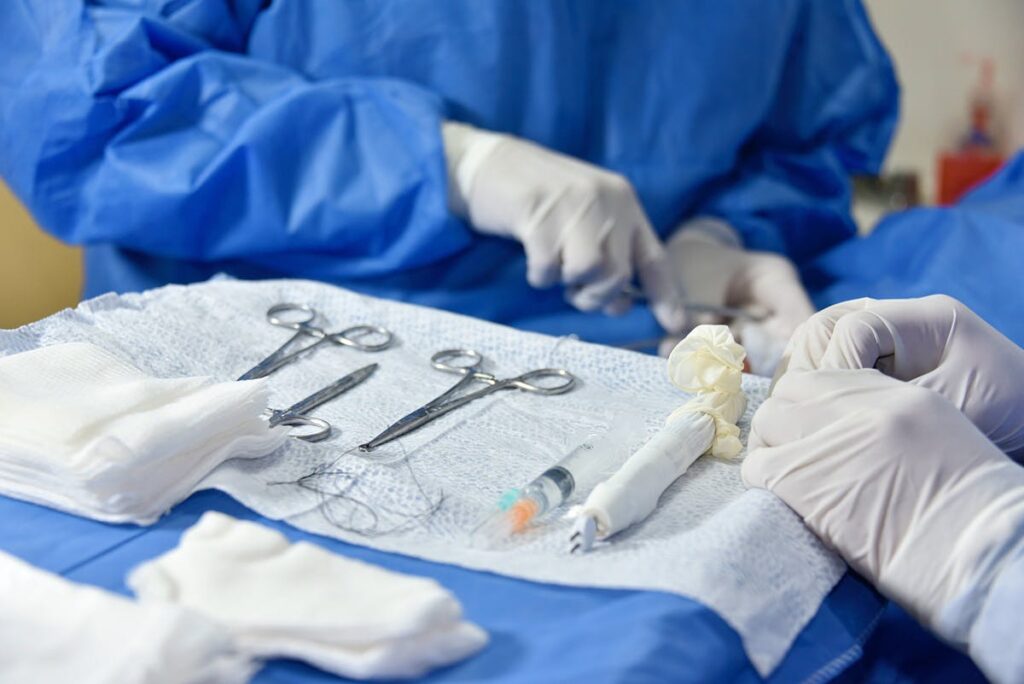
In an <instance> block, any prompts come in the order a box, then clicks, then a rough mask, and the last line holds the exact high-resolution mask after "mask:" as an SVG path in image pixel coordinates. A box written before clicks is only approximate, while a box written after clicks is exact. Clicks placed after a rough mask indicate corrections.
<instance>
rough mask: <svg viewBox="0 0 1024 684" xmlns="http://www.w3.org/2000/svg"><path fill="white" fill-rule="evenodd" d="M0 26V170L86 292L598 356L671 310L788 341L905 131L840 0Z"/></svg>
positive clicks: (27, 0)
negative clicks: (312, 285)
mask: <svg viewBox="0 0 1024 684" xmlns="http://www.w3.org/2000/svg"><path fill="white" fill-rule="evenodd" d="M0 33H2V35H4V36H5V40H4V41H3V43H2V45H0V174H2V176H3V177H4V179H5V180H6V181H7V182H8V184H9V185H10V186H11V187H12V188H13V190H14V191H15V192H16V193H17V194H18V196H19V197H20V198H21V199H22V200H23V201H24V203H25V204H26V205H27V206H28V207H29V208H30V210H31V211H32V213H33V214H34V216H35V217H36V219H37V220H38V222H39V223H40V224H41V225H42V226H43V227H44V228H45V229H46V230H48V231H50V232H52V233H53V234H54V235H56V236H57V237H59V238H61V239H63V240H65V241H68V242H71V243H75V244H83V245H85V246H86V286H85V294H86V295H87V296H92V295H96V294H99V293H102V292H106V291H111V290H112V291H118V292H123V291H127V290H138V289H143V288H149V287H154V286H158V285H162V284H165V283H168V282H181V283H184V282H194V281H198V280H203V279H206V278H209V277H210V276H212V275H214V274H216V273H220V272H224V273H228V274H231V275H234V276H237V277H242V278H270V277H303V278H313V279H319V280H324V281H327V282H331V283H337V284H340V285H343V286H345V287H349V288H352V289H356V290H359V291H362V292H366V293H370V294H375V295H380V296H386V297H392V298H398V299H404V300H408V301H413V302H418V303H422V304H427V305H433V306H439V307H443V308H447V309H450V310H454V311H459V312H463V313H467V314H472V315H475V316H478V317H482V318H487V319H491V320H495V321H500V322H505V323H511V324H515V325H517V326H520V327H522V328H527V329H534V330H542V331H545V332H549V333H555V334H563V333H577V334H580V335H581V336H583V337H585V338H588V339H593V340H597V341H601V342H607V343H613V344H614V343H621V342H626V341H630V340H635V339H638V338H650V337H655V336H657V335H660V334H662V333H663V332H664V331H669V332H678V331H681V330H683V329H685V327H686V326H687V325H688V324H689V323H690V322H692V317H688V316H687V311H686V309H685V306H684V302H685V301H686V300H687V299H689V300H695V301H703V302H706V303H713V304H729V305H733V306H751V305H759V306H761V307H763V308H766V309H767V310H768V311H769V314H770V315H769V317H768V319H767V320H766V321H763V322H762V324H761V326H760V328H761V332H762V333H763V334H764V335H766V336H768V337H769V338H772V339H775V340H782V341H784V340H785V339H788V336H789V334H790V333H791V332H792V330H793V329H794V328H795V327H796V326H797V325H798V324H799V323H800V322H801V321H803V320H804V319H805V318H806V317H807V316H808V315H809V314H810V313H811V312H812V310H813V309H812V308H811V305H810V303H809V301H808V299H807V296H806V294H805V292H804V290H803V287H802V285H801V284H800V281H799V278H798V277H797V275H796V271H795V269H794V267H793V264H794V262H795V263H797V264H799V263H802V262H803V261H805V260H807V259H809V258H811V257H813V256H814V255H816V254H819V253H821V252H822V251H823V250H825V249H826V248H828V247H829V246H831V245H834V244H836V243H837V242H839V241H841V240H843V239H844V238H846V237H849V236H850V235H852V234H853V232H854V228H853V223H852V221H851V219H850V217H849V214H848V205H849V199H850V186H849V182H848V178H849V176H850V174H853V173H870V172H874V171H876V170H877V168H878V166H879V164H880V162H881V159H882V157H883V154H884V152H885V149H886V147H887V145H888V142H889V139H890V137H891V134H892V131H893V127H894V123H895V118H896V110H897V104H896V101H897V96H896V93H897V87H896V82H895V78H894V75H893V71H892V66H891V64H890V61H889V59H888V56H887V55H886V53H885V51H884V50H883V48H882V47H881V45H880V44H879V42H878V40H877V39H876V37H875V35H874V33H873V32H872V30H871V26H870V23H869V21H868V19H867V17H866V15H865V12H864V9H863V7H862V6H861V5H860V3H859V2H858V1H857V0H845V1H843V2H818V1H816V0H781V1H780V2H777V3H770V4H769V3H763V2H756V1H753V0H697V1H694V2H676V1H675V0H665V1H662V2H648V3H622V2H611V1H598V2H595V1H594V0H543V1H540V2H489V1H481V0H452V1H449V2H436V1H435V0H421V1H413V2H397V1H396V0H354V1H351V2H336V1H335V0H274V1H267V0H116V1H115V0H88V1H85V0H7V1H5V2H4V3H2V8H0ZM631 285H632V286H633V287H630V286H631ZM637 291H638V292H639V295H640V296H639V297H636V296H635V295H636V294H637ZM637 300H643V301H644V302H645V305H644V306H639V307H637V306H633V305H634V304H636V303H637ZM607 314H615V315H619V316H620V317H619V318H618V319H610V318H608V316H607Z"/></svg>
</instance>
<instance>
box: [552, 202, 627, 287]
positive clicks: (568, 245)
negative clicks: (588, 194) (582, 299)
mask: <svg viewBox="0 0 1024 684" xmlns="http://www.w3.org/2000/svg"><path fill="white" fill-rule="evenodd" d="M617 228H618V227H617V226H616V225H615V222H614V220H613V219H612V217H610V216H597V215H595V214H594V213H593V211H591V210H587V211H586V212H585V213H583V214H581V215H578V216H575V217H574V218H573V222H572V223H571V224H570V225H569V227H568V228H567V229H566V232H565V240H564V242H563V244H562V282H563V283H565V284H566V285H583V286H585V285H588V284H589V283H592V282H595V281H598V280H602V279H604V278H606V277H608V275H609V270H610V268H609V264H608V263H607V255H606V244H605V243H606V242H607V241H608V236H609V234H611V233H612V232H613V231H615V230H616V229H617Z"/></svg>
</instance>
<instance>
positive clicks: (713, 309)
mask: <svg viewBox="0 0 1024 684" xmlns="http://www.w3.org/2000/svg"><path fill="white" fill-rule="evenodd" d="M622 294H624V295H626V296H627V297H629V298H630V299H632V300H633V301H636V302H644V301H647V295H645V294H644V293H643V291H642V290H641V289H640V288H638V287H636V286H635V285H627V286H626V287H625V288H623V290H622ZM681 306H682V308H683V309H684V310H686V311H687V312H688V313H691V314H710V315H713V316H721V317H722V318H731V319H738V320H741V321H754V322H757V321H763V320H764V319H766V318H768V315H769V314H768V310H767V309H765V308H764V307H763V306H758V305H753V306H749V307H744V308H740V307H735V306H725V305H722V304H704V303H702V302H690V301H684V302H682V304H681Z"/></svg>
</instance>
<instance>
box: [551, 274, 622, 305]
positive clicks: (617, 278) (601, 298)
mask: <svg viewBox="0 0 1024 684" xmlns="http://www.w3.org/2000/svg"><path fill="white" fill-rule="evenodd" d="M629 280H630V278H629V276H628V275H626V274H625V273H622V272H619V273H613V274H612V275H611V276H609V277H607V278H604V279H603V280H599V281H597V282H595V283H589V284H587V285H578V286H575V287H568V288H566V291H565V293H566V299H567V300H568V301H569V303H570V304H572V305H573V306H574V307H576V308H577V309H579V310H580V311H596V310H598V309H600V308H603V307H605V306H607V305H608V304H609V303H610V302H612V301H613V300H616V299H619V298H621V297H622V296H623V295H622V291H623V289H624V288H625V287H626V284H627V283H629ZM627 308H628V307H627Z"/></svg>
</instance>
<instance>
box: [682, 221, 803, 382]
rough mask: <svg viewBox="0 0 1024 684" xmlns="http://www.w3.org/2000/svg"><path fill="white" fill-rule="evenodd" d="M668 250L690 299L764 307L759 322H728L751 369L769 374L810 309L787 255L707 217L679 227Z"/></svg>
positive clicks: (762, 373)
mask: <svg viewBox="0 0 1024 684" xmlns="http://www.w3.org/2000/svg"><path fill="white" fill-rule="evenodd" d="M667 249H668V252H669V255H670V257H671V259H672V262H673V264H675V267H676V271H677V272H678V274H679V277H680V278H681V279H682V284H683V290H684V291H685V292H686V295H687V297H688V299H689V300H690V301H692V302H697V303H701V304H716V305H722V306H729V307H738V308H754V309H761V310H764V311H767V312H768V317H767V318H766V319H764V320H762V321H758V322H749V321H743V320H738V319H737V320H734V321H732V322H731V323H730V327H731V328H732V330H733V333H734V334H735V335H736V339H737V340H738V341H739V342H740V343H741V344H742V345H743V346H744V347H745V348H746V350H747V356H748V360H749V362H750V367H751V371H752V372H754V373H756V374H758V375H768V376H770V375H771V374H772V372H773V371H774V370H775V365H776V364H777V363H778V360H779V358H780V357H781V355H782V352H783V350H784V349H785V346H786V342H787V341H788V340H789V338H790V336H791V335H792V334H793V331H795V330H796V329H797V327H798V326H799V325H800V324H801V323H803V322H804V321H806V320H807V319H808V317H810V316H811V315H812V314H813V313H814V306H813V305H812V304H811V301H810V299H808V298H807V292H806V291H805V290H804V287H803V285H802V284H801V283H800V276H799V275H797V272H796V269H795V268H794V267H793V264H792V263H791V262H790V261H789V259H787V258H786V257H783V256H780V255H778V254H770V253H768V252H750V251H746V250H744V249H743V248H742V247H741V246H740V242H739V237H738V236H737V235H736V232H735V231H734V230H733V229H732V228H731V227H730V226H729V225H728V224H726V223H724V222H722V221H719V220H717V219H711V218H699V219H695V220H693V221H690V222H689V223H687V224H685V225H684V226H682V227H681V228H680V229H679V230H678V231H676V233H675V235H673V236H672V238H671V239H670V240H669V241H668V244H667ZM666 346H667V345H666ZM669 348H670V347H669Z"/></svg>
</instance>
